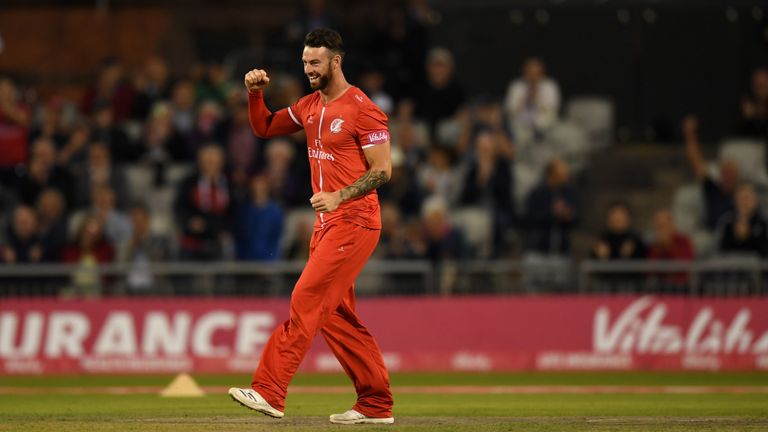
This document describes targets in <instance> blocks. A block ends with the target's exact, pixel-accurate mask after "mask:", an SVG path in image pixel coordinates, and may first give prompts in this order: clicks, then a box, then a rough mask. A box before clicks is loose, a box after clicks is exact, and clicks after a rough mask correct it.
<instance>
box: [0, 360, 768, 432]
mask: <svg viewBox="0 0 768 432" xmlns="http://www.w3.org/2000/svg"><path fill="white" fill-rule="evenodd" d="M171 379H172V377H171V376H159V375H155V376H75V377H49V376H42V377H3V378H0V431H36V432H45V431H56V432H67V431H78V432H79V431H180V432H181V431H183V432H198V431H215V432H224V431H238V432H242V431H273V430H274V431H327V430H332V431H337V430H345V429H351V430H354V431H369V430H375V431H383V430H387V429H391V430H397V431H419V432H421V431H475V430H477V431H664V432H674V431H768V373H719V374H715V373H678V374H672V373H528V374H481V373H461V374H393V376H392V385H393V392H394V394H395V410H394V415H395V424H394V425H382V426H337V425H331V424H330V423H328V415H329V414H331V413H337V412H344V411H346V410H347V409H349V408H350V407H351V406H352V404H353V403H354V398H355V396H354V391H353V389H352V386H351V384H349V382H348V381H347V379H346V377H344V376H342V375H335V374H327V375H307V374H305V375H299V376H297V377H296V379H295V380H294V383H293V385H292V387H291V389H290V390H289V392H290V394H289V397H288V401H287V406H286V412H285V418H283V419H280V420H276V419H271V418H267V417H265V416H263V415H261V414H258V413H255V412H253V411H250V410H247V409H245V408H243V407H241V406H240V405H238V404H236V403H234V402H232V401H231V400H230V398H229V396H228V395H227V393H226V389H227V388H228V387H230V386H231V387H238V386H239V387H246V386H247V385H248V382H249V377H248V376H246V375H199V376H195V379H196V380H197V382H198V383H199V384H200V385H201V386H202V387H203V388H204V389H205V391H206V393H207V394H206V396H203V397H194V398H164V397H160V396H159V395H158V393H159V391H160V390H161V389H162V388H163V386H165V385H166V384H167V383H169V382H170V381H171Z"/></svg>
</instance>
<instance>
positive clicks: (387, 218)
mask: <svg viewBox="0 0 768 432" xmlns="http://www.w3.org/2000/svg"><path fill="white" fill-rule="evenodd" d="M407 234H408V231H407V227H406V226H405V225H404V224H403V220H402V215H401V213H400V209H399V208H398V206H397V205H396V204H394V203H392V202H391V201H382V203H381V238H380V239H379V246H378V247H377V248H376V255H377V256H378V257H380V258H383V259H409V258H414V256H415V252H414V250H413V247H412V245H411V244H410V241H409V238H408V235H407Z"/></svg>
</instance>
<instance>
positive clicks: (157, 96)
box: [133, 56, 173, 122]
mask: <svg viewBox="0 0 768 432" xmlns="http://www.w3.org/2000/svg"><path fill="white" fill-rule="evenodd" d="M172 85H173V81H172V79H171V73H170V70H169V68H168V63H167V62H166V61H165V59H163V58H162V57H157V56H154V57H150V58H149V59H148V60H147V61H146V63H144V69H143V70H142V71H140V72H139V73H138V74H137V75H136V77H135V78H134V87H136V91H137V93H136V101H135V103H134V109H133V117H134V118H135V119H136V120H138V121H141V122H144V121H146V120H147V116H149V114H150V113H151V112H152V107H154V106H155V104H156V103H158V102H160V101H162V100H167V99H169V98H170V95H171V87H172Z"/></svg>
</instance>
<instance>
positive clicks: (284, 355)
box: [251, 221, 392, 417]
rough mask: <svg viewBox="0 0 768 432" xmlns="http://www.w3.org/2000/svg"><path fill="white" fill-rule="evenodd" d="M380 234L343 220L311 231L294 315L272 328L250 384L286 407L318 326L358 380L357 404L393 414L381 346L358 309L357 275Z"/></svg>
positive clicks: (371, 413) (369, 412) (368, 411)
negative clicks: (290, 385) (289, 394)
mask: <svg viewBox="0 0 768 432" xmlns="http://www.w3.org/2000/svg"><path fill="white" fill-rule="evenodd" d="M379 234H380V231H379V230H372V229H368V228H364V227H362V226H359V225H356V224H353V223H350V222H343V221H338V222H334V224H333V225H330V226H326V227H325V228H324V229H322V230H320V231H315V232H314V233H313V235H312V240H311V241H310V245H309V261H307V265H306V266H305V267H304V271H302V273H301V277H299V280H298V282H296V286H295V287H294V289H293V294H292V295H291V311H290V318H289V319H288V320H287V321H286V322H285V323H283V324H282V325H280V326H278V327H277V328H276V329H275V331H274V332H273V333H272V336H271V337H270V338H269V341H268V342H267V344H266V346H265V347H264V351H263V352H262V354H261V360H260V361H259V367H258V368H257V369H256V373H254V375H253V382H252V384H251V387H253V389H254V390H256V391H257V392H259V394H260V395H262V396H263V397H264V399H266V400H267V402H269V404H270V405H272V406H273V407H275V408H277V409H279V410H280V411H284V410H285V397H286V395H287V393H288V384H289V383H290V382H291V379H292V378H293V375H294V374H295V373H296V370H297V369H298V368H299V365H300V364H301V361H302V359H303V358H304V355H305V354H306V353H307V351H309V348H310V346H311V345H312V340H313V339H314V338H315V335H316V334H317V332H318V330H319V331H320V332H321V333H322V334H323V337H324V338H325V341H326V342H327V343H328V346H329V347H330V348H331V351H333V354H334V355H335V356H336V358H337V359H338V360H339V363H341V366H342V367H343V368H344V371H345V372H346V373H347V375H348V376H349V377H350V378H351V379H352V382H353V383H354V384H355V390H356V391H357V403H356V404H355V406H354V407H353V409H355V410H356V411H358V412H360V413H361V414H363V415H366V416H368V417H391V416H392V393H391V392H390V390H389V375H388V374H387V369H386V366H385V365H384V360H383V358H382V356H381V351H380V350H379V346H378V345H377V344H376V341H375V340H374V339H373V336H371V334H370V333H369V332H368V330H367V329H366V328H365V326H364V325H363V324H362V323H361V322H360V319H358V317H357V315H356V314H355V291H354V283H355V279H357V276H358V274H359V273H360V271H361V270H362V269H363V266H364V265H365V262H366V261H367V260H368V257H370V255H371V253H373V250H374V249H375V248H376V243H377V242H378V241H379Z"/></svg>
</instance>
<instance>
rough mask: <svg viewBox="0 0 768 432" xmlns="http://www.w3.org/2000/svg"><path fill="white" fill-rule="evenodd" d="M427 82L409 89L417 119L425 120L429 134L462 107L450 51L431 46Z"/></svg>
mask: <svg viewBox="0 0 768 432" xmlns="http://www.w3.org/2000/svg"><path fill="white" fill-rule="evenodd" d="M426 69H427V83H426V85H420V86H418V87H417V88H416V89H414V91H413V96H414V103H415V111H414V114H415V116H416V117H417V118H419V119H421V120H424V121H425V122H427V124H428V125H429V128H430V132H431V134H432V136H434V135H435V132H436V128H437V125H438V124H439V123H440V122H441V121H443V120H448V119H452V118H454V116H456V115H457V114H458V113H459V111H460V109H461V108H462V107H463V106H464V103H465V101H466V96H465V93H464V88H463V87H462V86H461V85H460V84H459V83H458V81H456V79H455V78H454V62H453V54H451V52H450V51H448V50H447V49H445V48H440V47H438V48H432V50H430V51H429V53H428V54H427V64H426Z"/></svg>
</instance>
